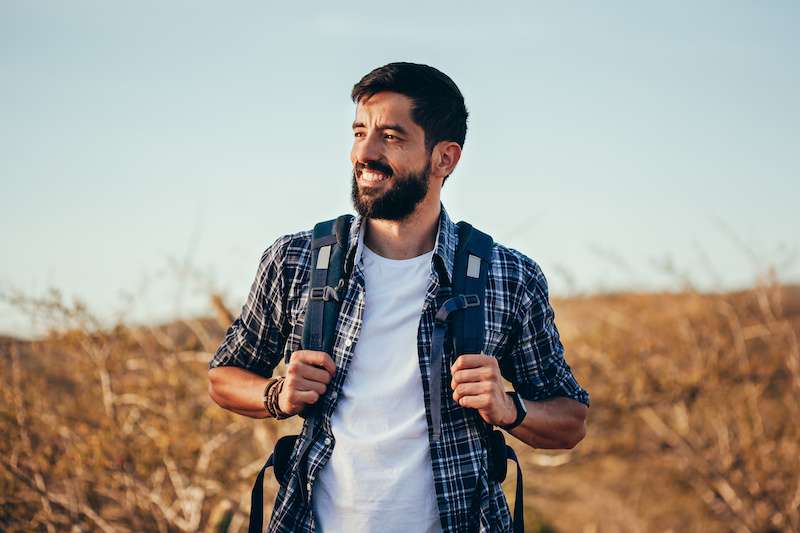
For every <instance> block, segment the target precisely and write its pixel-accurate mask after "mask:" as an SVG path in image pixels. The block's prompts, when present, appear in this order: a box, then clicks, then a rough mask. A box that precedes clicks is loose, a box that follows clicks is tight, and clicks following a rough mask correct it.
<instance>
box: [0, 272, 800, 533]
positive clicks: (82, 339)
mask: <svg viewBox="0 0 800 533" xmlns="http://www.w3.org/2000/svg"><path fill="white" fill-rule="evenodd" d="M37 305H41V306H42V312H43V313H49V314H50V316H56V317H59V316H61V317H62V319H63V320H62V322H63V324H64V325H65V329H62V330H54V332H53V333H52V334H50V335H49V336H48V337H46V338H43V339H40V340H37V341H35V342H22V341H15V340H13V339H8V338H4V339H2V340H0V365H2V366H1V367H0V379H2V393H1V394H0V434H2V435H3V437H2V439H0V506H2V507H0V508H1V509H2V512H0V529H2V530H4V531H9V532H10V531H30V530H50V531H62V530H69V529H72V528H73V526H76V525H77V526H79V527H80V529H81V530H92V531H94V530H100V531H230V532H235V531H243V530H244V528H245V527H246V517H247V511H248V508H249V491H250V486H251V483H252V481H253V479H254V476H255V473H256V472H257V470H258V469H259V467H260V465H261V463H262V461H263V459H264V457H265V456H266V455H267V454H268V452H269V451H270V449H271V446H272V443H273V442H274V441H275V439H276V438H277V437H278V436H279V435H280V434H285V433H290V432H293V431H296V429H297V421H296V420H291V421H284V422H280V423H277V422H275V421H254V420H250V419H246V418H243V417H239V416H236V415H233V414H230V413H227V412H225V411H223V410H222V409H220V408H219V407H217V406H216V405H214V404H213V403H212V402H211V401H210V400H209V398H208V395H207V392H206V386H207V385H206V368H207V366H206V365H207V361H208V359H209V357H210V352H213V351H214V350H215V348H216V346H217V345H218V343H219V341H220V339H221V337H222V335H223V334H224V330H225V327H226V326H227V323H229V319H230V315H229V314H227V313H226V311H225V309H224V308H223V307H222V306H221V305H219V303H218V301H217V304H216V307H215V309H216V312H217V317H216V318H205V319H200V320H180V321H176V322H173V323H170V324H166V325H163V326H160V327H138V328H132V327H126V326H125V325H119V326H117V327H116V328H114V329H113V330H110V331H95V330H93V328H92V327H91V325H92V324H93V320H92V318H91V317H89V316H86V314H85V310H83V309H81V308H80V307H77V308H74V307H73V308H70V307H68V306H65V305H63V304H62V303H60V302H57V301H54V302H49V303H48V302H38V304H37ZM554 307H555V309H556V322H557V324H558V326H559V329H560V331H561V335H562V340H563V342H564V345H565V347H566V349H567V358H568V361H569V363H570V365H571V366H572V368H573V370H574V372H575V374H576V376H577V377H578V379H579V381H580V382H581V383H582V384H584V386H585V387H586V388H587V389H589V391H590V392H591V395H592V407H591V409H590V419H589V432H588V435H587V437H586V439H585V440H584V441H583V442H582V443H581V444H580V445H579V446H578V447H577V448H576V449H575V450H573V451H571V452H546V451H541V450H528V451H525V452H523V453H522V455H523V461H524V471H525V480H526V514H527V515H528V524H529V526H530V527H529V529H530V531H553V530H555V531H560V532H573V531H580V532H587V533H589V532H649V531H674V532H678V531H690V532H691V531H703V532H705V533H713V532H723V531H736V532H759V533H765V532H769V531H800V512H799V511H798V509H799V508H800V449H798V447H799V446H800V429H798V425H797V424H796V420H798V419H799V418H800V416H799V415H800V405H799V404H798V400H797V398H798V394H800V347H798V331H799V330H800V287H798V286H790V287H786V286H777V285H775V286H766V287H758V288H754V289H752V290H748V291H742V292H737V293H728V294H714V295H708V294H706V295H703V294H696V293H689V292H687V293H679V294H613V295H599V296H590V297H582V298H572V299H557V300H554ZM511 440H512V441H513V440H514V439H511ZM516 448H517V450H518V451H522V445H521V444H520V443H517V446H516ZM510 478H513V475H512V476H510ZM512 481H513V479H509V481H508V482H507V487H506V488H507V489H508V490H511V489H512V488H513V483H512ZM266 485H267V492H268V493H269V494H268V498H269V500H270V501H271V494H272V493H274V490H275V482H274V479H273V478H272V477H271V476H268V480H267V482H266ZM534 524H538V526H536V525H534Z"/></svg>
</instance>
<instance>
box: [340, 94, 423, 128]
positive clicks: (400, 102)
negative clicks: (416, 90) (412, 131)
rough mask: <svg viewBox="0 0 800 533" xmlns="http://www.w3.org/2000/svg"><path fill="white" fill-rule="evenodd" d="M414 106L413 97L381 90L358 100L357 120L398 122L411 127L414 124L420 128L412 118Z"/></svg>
mask: <svg viewBox="0 0 800 533" xmlns="http://www.w3.org/2000/svg"><path fill="white" fill-rule="evenodd" d="M412 107H413V102H412V101H411V98H409V97H408V96H406V95H404V94H399V93H393V92H388V91H384V92H379V93H375V94H373V95H372V96H370V97H368V98H362V99H361V100H360V101H359V102H358V105H357V106H356V121H357V122H363V123H364V124H365V125H376V124H381V123H398V124H402V125H403V126H407V127H409V128H410V127H412V126H416V127H417V128H419V126H417V125H416V124H415V123H414V121H413V119H412V118H411V108H412ZM420 130H421V128H420Z"/></svg>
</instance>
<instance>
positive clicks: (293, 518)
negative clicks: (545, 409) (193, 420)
mask: <svg viewBox="0 0 800 533" xmlns="http://www.w3.org/2000/svg"><path fill="white" fill-rule="evenodd" d="M362 224H363V219H362V218H361V217H360V216H356V217H355V219H354V221H353V224H352V226H351V229H350V243H351V244H350V248H349V250H348V253H347V260H348V261H349V262H351V264H353V265H354V267H353V270H352V274H351V276H350V281H349V285H348V287H347V291H346V293H345V294H344V297H343V298H342V304H341V311H340V317H339V323H338V329H337V333H336V338H335V342H334V348H333V354H332V357H333V360H334V362H335V363H336V374H335V375H334V377H333V379H332V380H331V382H330V384H329V385H328V388H327V391H326V393H325V394H324V395H323V396H322V398H320V400H319V403H320V404H321V409H320V411H319V415H320V418H319V419H318V422H317V423H314V424H311V423H309V420H306V422H305V424H304V426H303V431H302V432H301V434H300V438H299V439H298V442H297V446H296V447H295V450H294V452H293V454H292V457H291V463H290V464H291V467H290V475H289V479H288V481H287V483H286V484H285V485H282V486H281V487H280V490H279V492H278V495H277V498H276V500H275V505H274V508H273V513H272V518H271V520H270V523H269V527H268V531H269V532H270V533H273V532H294V531H303V532H311V531H314V530H315V520H314V516H313V513H312V511H311V491H312V490H313V484H314V480H315V479H316V477H317V475H318V474H319V471H320V469H321V468H323V467H324V466H325V464H326V462H327V461H328V459H329V458H330V456H331V452H332V450H333V446H334V444H335V442H334V441H335V437H334V435H333V432H332V431H331V416H332V413H333V410H334V409H335V408H336V400H337V397H338V395H339V393H340V391H341V389H342V384H343V383H344V381H345V377H346V376H347V370H348V367H349V365H350V361H351V360H352V357H353V351H354V348H355V343H356V341H357V339H358V337H359V333H360V330H361V325H362V320H363V315H364V272H363V269H362V267H361V265H360V262H359V261H358V260H357V259H358V258H359V257H360V252H361V246H362V244H360V243H359V239H358V235H359V231H360V230H361V227H362ZM457 239H458V231H457V226H456V225H455V224H454V223H453V222H452V221H451V220H450V218H449V217H448V215H447V212H446V211H445V209H444V207H442V209H441V215H440V218H439V229H438V233H437V237H436V245H435V248H434V250H435V251H434V254H433V259H432V262H431V273H430V277H429V281H428V287H427V293H426V299H425V304H424V307H423V310H422V314H421V317H420V322H419V328H418V337H417V353H418V358H419V368H420V372H421V375H422V384H423V390H424V395H425V408H426V417H427V421H428V439H429V443H430V453H431V463H432V467H433V480H434V486H435V490H436V499H437V503H438V507H439V516H440V519H441V524H442V530H443V531H444V532H447V533H449V532H467V531H481V532H488V531H491V532H496V531H511V516H510V513H509V507H508V504H507V502H506V499H505V496H504V494H503V491H502V489H501V487H500V484H499V483H497V482H493V481H490V480H489V479H488V475H487V455H486V448H485V446H484V442H485V435H486V433H485V427H484V426H483V425H482V421H481V419H480V416H478V415H477V411H474V410H471V409H464V408H462V407H460V406H459V405H458V404H457V403H456V402H455V401H453V399H452V396H451V391H450V387H449V386H443V387H442V392H441V395H442V398H441V406H442V408H441V409H442V413H441V424H442V426H441V427H442V434H441V438H440V439H439V440H438V442H434V441H433V440H432V439H431V412H430V403H431V402H430V379H429V374H430V352H431V336H432V333H433V327H434V315H435V313H436V310H437V309H438V308H439V306H440V305H441V304H442V303H443V302H444V301H445V300H447V298H449V296H450V289H449V285H450V280H451V279H452V275H453V263H454V256H455V248H456V241H457ZM310 263H311V232H310V231H303V232H300V233H295V234H291V235H286V236H283V237H281V238H279V239H278V240H277V241H275V243H273V244H272V245H271V246H270V247H269V248H267V250H266V251H265V252H264V254H263V256H262V258H261V263H260V265H259V268H258V272H257V274H256V278H255V281H254V282H253V285H252V288H251V289H250V293H249V295H248V298H247V302H246V303H245V305H244V307H243V308H242V313H241V316H240V317H239V318H237V319H236V320H235V321H234V323H233V324H232V325H231V327H230V328H229V329H228V331H227V333H226V335H225V340H224V341H223V342H222V345H221V346H220V347H219V349H218V350H217V352H216V354H214V357H213V358H212V360H211V362H210V364H209V366H210V367H211V368H213V367H218V366H236V367H241V368H245V369H247V370H250V371H253V372H255V373H257V374H260V375H262V376H271V375H272V371H273V369H274V368H275V366H277V365H278V363H279V362H280V361H281V359H282V358H284V357H286V356H289V355H290V354H291V353H292V352H294V351H296V350H299V349H300V341H301V339H302V324H303V318H304V314H305V308H306V303H307V300H308V283H309V274H310V270H311V267H310ZM485 313H486V316H485V325H486V338H485V344H484V349H483V352H484V353H485V354H488V355H492V356H494V357H496V358H497V359H498V362H499V364H500V368H501V372H502V373H503V376H504V377H505V378H506V379H507V380H508V381H510V382H511V383H513V384H514V387H515V388H516V390H517V391H518V392H519V393H520V395H522V397H524V398H526V399H528V400H534V401H535V400H543V399H546V398H550V397H553V396H566V397H569V398H574V399H575V400H577V401H579V402H582V403H584V404H586V405H588V404H589V395H588V393H587V392H586V391H585V390H584V389H583V388H581V387H580V385H578V383H577V382H576V381H575V378H574V377H573V375H572V371H571V370H570V367H569V365H567V363H566V361H565V360H564V357H563V352H564V349H563V346H562V344H561V341H560V339H559V334H558V330H557V328H556V325H555V323H554V321H553V318H554V314H553V310H552V308H551V306H550V303H549V301H548V292H547V282H546V280H545V277H544V274H542V271H541V269H540V268H539V265H537V264H536V262H535V261H533V260H532V259H530V258H528V257H527V256H525V255H523V254H522V253H520V252H518V251H516V250H513V249H511V248H507V247H505V246H503V245H500V244H497V243H495V245H494V249H493V251H492V263H491V267H490V271H489V277H488V283H487V287H486V304H485ZM454 361H455V354H453V353H452V344H451V343H445V360H444V361H443V364H442V383H443V384H449V383H450V381H451V378H452V376H451V375H450V364H452V363H453V362H454ZM299 450H300V451H302V452H303V455H306V460H305V461H298V460H297V456H298V455H299V452H298V451H299Z"/></svg>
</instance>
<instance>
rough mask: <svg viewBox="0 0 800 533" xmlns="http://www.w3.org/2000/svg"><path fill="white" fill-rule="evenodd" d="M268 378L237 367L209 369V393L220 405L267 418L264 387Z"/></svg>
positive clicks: (238, 412) (237, 411) (256, 416)
mask: <svg viewBox="0 0 800 533" xmlns="http://www.w3.org/2000/svg"><path fill="white" fill-rule="evenodd" d="M267 381H268V380H267V378H265V377H262V376H259V375H258V374H255V373H253V372H250V371H248V370H244V369H242V368H237V367H230V366H226V367H217V368H212V369H211V370H209V371H208V394H209V396H211V399H212V400H214V401H215V402H216V403H217V405H219V406H220V407H222V408H224V409H227V410H229V411H232V412H234V413H237V414H240V415H243V416H248V417H250V418H267V417H268V416H269V415H268V414H267V411H266V410H265V409H264V387H265V386H266V385H267Z"/></svg>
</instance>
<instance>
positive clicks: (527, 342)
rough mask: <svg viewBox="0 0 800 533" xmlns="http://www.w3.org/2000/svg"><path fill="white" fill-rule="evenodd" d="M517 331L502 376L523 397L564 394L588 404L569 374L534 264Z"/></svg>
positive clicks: (540, 275) (543, 284)
mask: <svg viewBox="0 0 800 533" xmlns="http://www.w3.org/2000/svg"><path fill="white" fill-rule="evenodd" d="M519 315H520V316H521V319H520V320H519V322H518V324H517V328H518V329H517V331H518V335H516V336H515V337H514V338H515V339H516V340H515V341H514V343H513V345H512V348H511V351H510V352H509V353H508V354H506V356H505V357H504V359H506V361H505V364H503V365H502V367H503V368H504V369H506V371H504V372H503V374H504V377H505V378H506V379H507V380H509V381H511V383H512V384H513V385H514V388H515V389H516V391H517V392H518V393H519V394H520V395H521V396H522V397H523V398H525V399H526V400H532V401H537V400H545V399H548V398H552V397H555V396H565V397H567V398H572V399H574V400H577V401H579V402H581V403H582V404H584V405H587V406H588V405H589V393H588V392H587V391H586V390H584V389H583V388H582V387H581V386H580V385H579V384H578V382H577V381H576V380H575V376H573V375H572V369H571V368H570V367H569V365H568V364H567V362H566V360H565V359H564V346H563V345H562V344H561V339H560V338H559V335H558V328H557V327H556V324H555V313H554V312H553V308H552V306H551V305H550V301H549V297H548V289H547V280H546V279H545V276H544V273H542V270H541V268H539V266H538V265H536V264H534V269H533V275H532V277H531V279H530V280H529V282H528V284H527V286H526V289H525V294H524V296H523V300H522V306H521V310H520V312H519Z"/></svg>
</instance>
